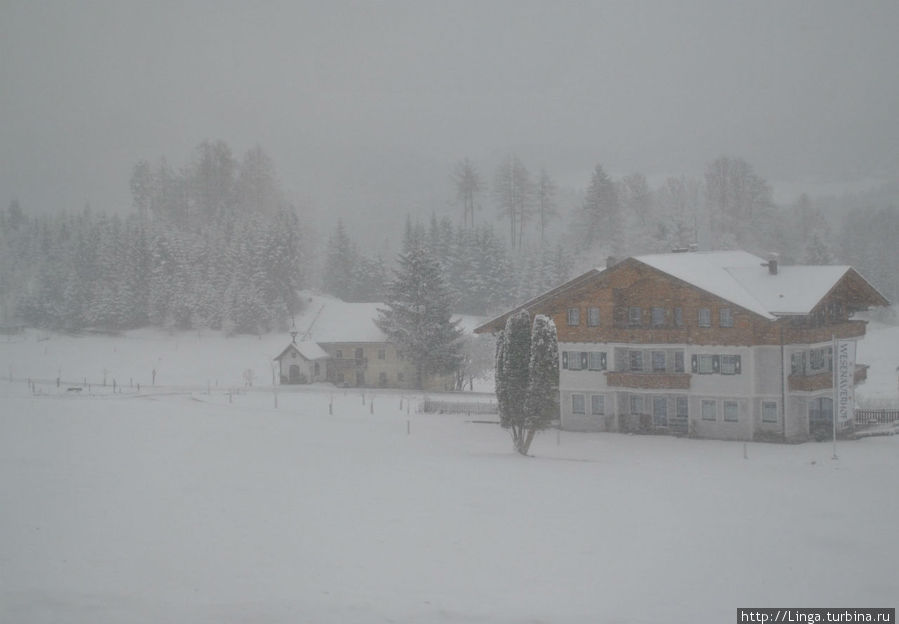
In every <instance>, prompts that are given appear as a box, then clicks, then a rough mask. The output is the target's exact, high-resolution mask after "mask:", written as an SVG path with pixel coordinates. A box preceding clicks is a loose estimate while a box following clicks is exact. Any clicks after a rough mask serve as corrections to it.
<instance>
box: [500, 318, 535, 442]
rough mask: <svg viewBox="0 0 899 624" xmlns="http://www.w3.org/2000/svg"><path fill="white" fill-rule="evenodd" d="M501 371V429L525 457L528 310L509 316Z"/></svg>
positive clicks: (528, 361)
mask: <svg viewBox="0 0 899 624" xmlns="http://www.w3.org/2000/svg"><path fill="white" fill-rule="evenodd" d="M502 356H503V357H502V370H501V371H497V372H498V376H497V379H498V380H499V381H500V382H501V385H502V392H503V399H502V400H501V401H500V403H501V404H502V405H503V406H504V410H503V411H502V412H501V413H500V425H501V426H502V427H503V428H504V429H509V430H510V431H511V434H512V444H513V445H514V447H515V450H516V451H518V452H519V453H521V454H522V455H524V454H526V453H527V451H526V450H525V449H524V444H525V440H526V439H527V428H526V427H525V422H526V418H525V411H524V401H525V397H526V396H527V390H528V375H529V370H528V369H529V365H530V360H531V317H530V315H529V314H528V312H527V310H521V311H520V312H518V313H517V314H513V315H511V316H509V318H508V319H507V320H506V328H505V330H504V331H503V346H502Z"/></svg>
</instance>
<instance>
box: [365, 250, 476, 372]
mask: <svg viewBox="0 0 899 624" xmlns="http://www.w3.org/2000/svg"><path fill="white" fill-rule="evenodd" d="M398 263H399V267H398V268H397V269H396V270H395V272H394V273H395V278H394V280H393V282H391V284H390V285H389V287H388V295H387V300H386V301H385V303H386V305H387V308H386V309H379V310H378V319H377V320H376V321H375V323H376V324H377V326H378V327H379V328H380V329H381V330H382V331H383V332H384V333H385V334H387V338H388V339H389V340H390V341H391V342H392V343H393V344H394V345H396V348H397V349H398V350H399V351H401V352H402V353H403V354H404V355H405V357H406V358H407V359H408V360H409V361H410V362H411V363H412V365H413V366H414V367H415V372H416V386H417V387H418V388H419V389H421V388H423V387H424V381H425V379H426V378H427V377H428V376H430V375H439V374H447V373H452V372H455V371H456V369H457V368H458V367H459V365H460V362H461V354H460V351H461V341H460V339H461V337H462V330H461V329H459V327H458V321H453V320H452V319H451V301H450V296H449V292H448V290H447V287H446V284H445V283H444V279H443V272H442V270H441V268H440V264H439V263H438V262H437V261H436V260H435V259H434V257H433V256H432V255H431V253H430V251H428V249H427V248H425V247H418V248H413V249H412V250H411V251H409V252H407V253H404V254H401V255H400V257H399V262H398Z"/></svg>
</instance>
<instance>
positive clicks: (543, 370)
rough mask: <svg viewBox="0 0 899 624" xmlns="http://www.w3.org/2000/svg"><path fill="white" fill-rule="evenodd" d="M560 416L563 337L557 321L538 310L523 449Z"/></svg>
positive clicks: (525, 401)
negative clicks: (559, 332) (558, 334)
mask: <svg viewBox="0 0 899 624" xmlns="http://www.w3.org/2000/svg"><path fill="white" fill-rule="evenodd" d="M558 417H559V341H558V337H557V334H556V324H555V323H554V322H553V320H552V319H551V318H549V317H548V316H544V315H542V314H538V315H537V316H535V317H534V325H533V327H532V328H531V357H530V360H529V361H528V389H527V393H526V394H525V397H524V427H525V430H526V431H527V434H526V436H525V440H524V447H523V449H522V450H521V452H522V453H523V454H525V455H527V452H528V449H529V448H530V446H531V442H532V441H533V439H534V435H535V434H536V433H537V432H538V431H542V430H544V429H547V428H549V426H550V425H552V422H553V421H554V420H556V419H557V418H558Z"/></svg>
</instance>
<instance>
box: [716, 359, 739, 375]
mask: <svg viewBox="0 0 899 624" xmlns="http://www.w3.org/2000/svg"><path fill="white" fill-rule="evenodd" d="M721 374H722V375H739V374H740V356H739V355H722V356H721Z"/></svg>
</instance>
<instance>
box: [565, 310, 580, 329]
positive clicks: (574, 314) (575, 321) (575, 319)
mask: <svg viewBox="0 0 899 624" xmlns="http://www.w3.org/2000/svg"><path fill="white" fill-rule="evenodd" d="M568 324H569V325H572V326H573V325H580V324H581V309H580V308H568Z"/></svg>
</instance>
